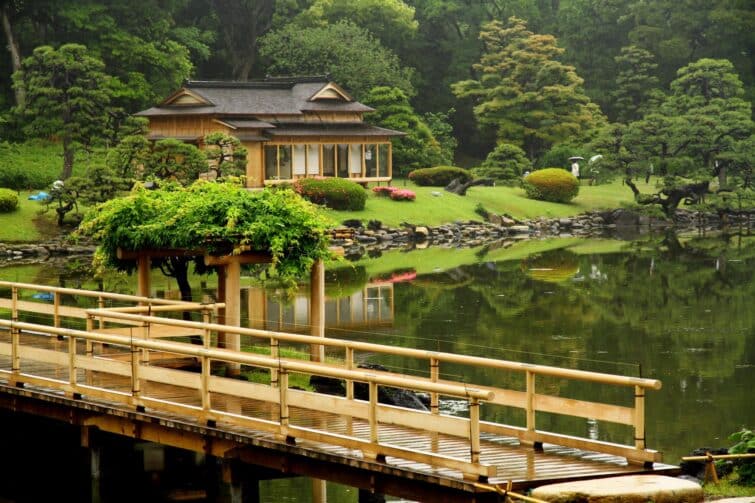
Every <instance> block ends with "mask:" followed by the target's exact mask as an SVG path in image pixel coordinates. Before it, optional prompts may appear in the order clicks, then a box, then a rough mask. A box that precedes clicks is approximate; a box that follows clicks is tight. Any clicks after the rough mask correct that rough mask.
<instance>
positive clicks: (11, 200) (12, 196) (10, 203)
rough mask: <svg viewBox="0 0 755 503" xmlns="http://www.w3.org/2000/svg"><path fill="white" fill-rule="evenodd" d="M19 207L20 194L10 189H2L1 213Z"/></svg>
mask: <svg viewBox="0 0 755 503" xmlns="http://www.w3.org/2000/svg"><path fill="white" fill-rule="evenodd" d="M16 208H18V194H16V193H15V192H14V191H12V190H10V189H0V213H10V212H12V211H16Z"/></svg>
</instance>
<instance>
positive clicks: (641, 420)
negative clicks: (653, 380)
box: [634, 386, 645, 450]
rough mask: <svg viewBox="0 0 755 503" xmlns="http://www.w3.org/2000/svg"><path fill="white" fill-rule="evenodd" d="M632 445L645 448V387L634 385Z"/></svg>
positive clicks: (641, 448) (636, 447) (640, 448)
mask: <svg viewBox="0 0 755 503" xmlns="http://www.w3.org/2000/svg"><path fill="white" fill-rule="evenodd" d="M634 447H635V449H639V450H643V449H645V388H643V387H642V386H635V387H634Z"/></svg>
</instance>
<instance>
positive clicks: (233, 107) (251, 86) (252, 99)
mask: <svg viewBox="0 0 755 503" xmlns="http://www.w3.org/2000/svg"><path fill="white" fill-rule="evenodd" d="M328 83H329V81H328V80H327V79H326V78H324V77H296V78H294V77H284V78H268V79H265V80H259V81H250V82H221V81H188V82H186V83H185V84H184V86H183V89H187V90H190V91H191V92H192V93H194V94H197V95H199V96H201V97H203V98H205V99H206V100H207V101H208V102H210V103H212V105H197V106H187V105H176V106H170V105H163V104H161V105H158V106H155V107H152V108H149V109H147V110H143V111H141V112H138V113H137V114H136V115H140V116H146V117H150V116H165V115H216V116H217V115H225V116H239V115H241V116H250V115H251V116H254V115H272V114H276V115H300V114H302V113H303V112H305V111H327V112H370V111H372V110H373V109H372V108H370V107H368V106H366V105H363V104H361V103H359V102H357V101H340V100H317V101H309V99H310V98H311V97H312V96H314V95H315V94H316V93H317V92H318V91H320V90H321V89H322V88H323V87H325V86H326V85H327V84H328Z"/></svg>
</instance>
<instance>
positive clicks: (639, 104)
mask: <svg viewBox="0 0 755 503" xmlns="http://www.w3.org/2000/svg"><path fill="white" fill-rule="evenodd" d="M614 59H615V60H616V63H617V64H618V74H617V75H616V89H615V90H614V91H613V93H612V96H613V99H614V105H613V108H614V111H615V114H616V120H618V121H619V122H623V123H625V124H626V123H628V122H631V121H633V120H637V119H639V118H640V117H642V115H644V114H645V113H646V112H647V111H648V108H650V107H652V106H653V105H654V104H657V103H654V98H658V96H657V95H658V93H659V90H658V89H657V88H658V82H659V81H658V77H656V76H655V71H656V69H657V68H658V65H657V64H656V63H655V62H654V57H653V55H652V54H651V53H650V52H648V51H646V50H645V49H641V48H639V47H637V46H634V45H630V46H627V47H622V48H621V54H620V55H619V56H616V57H615V58H614Z"/></svg>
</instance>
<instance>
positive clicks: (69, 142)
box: [14, 44, 113, 180]
mask: <svg viewBox="0 0 755 503" xmlns="http://www.w3.org/2000/svg"><path fill="white" fill-rule="evenodd" d="M103 70H104V64H103V63H102V61H100V60H99V59H97V58H95V57H93V56H91V55H90V54H89V51H88V50H87V48H86V47H84V46H83V45H78V44H66V45H63V46H61V47H60V48H59V49H54V48H52V47H50V46H42V47H38V48H37V49H35V50H34V53H33V54H32V56H31V57H29V58H26V59H25V60H24V61H23V63H22V64H21V70H20V71H18V72H16V73H15V74H14V83H15V85H16V86H17V87H19V88H21V89H23V90H24V92H25V93H26V100H27V102H26V105H25V107H23V108H22V109H19V110H18V111H19V113H21V114H23V116H24V117H25V118H26V119H27V121H26V124H25V126H24V129H25V131H26V132H27V134H29V135H30V136H32V137H49V136H55V137H58V138H60V141H61V143H62V145H63V170H62V172H61V175H60V178H61V179H63V180H65V179H66V178H68V177H70V176H71V174H72V172H73V161H74V156H75V153H76V149H77V148H79V147H81V146H82V145H83V146H87V145H89V144H91V143H93V142H95V141H96V140H97V139H98V138H99V137H100V136H101V135H102V130H103V129H104V127H105V125H106V124H107V118H108V113H109V111H110V110H111V107H110V101H111V96H112V82H113V79H112V78H111V77H110V76H108V75H107V74H105V73H104V71H103Z"/></svg>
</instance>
